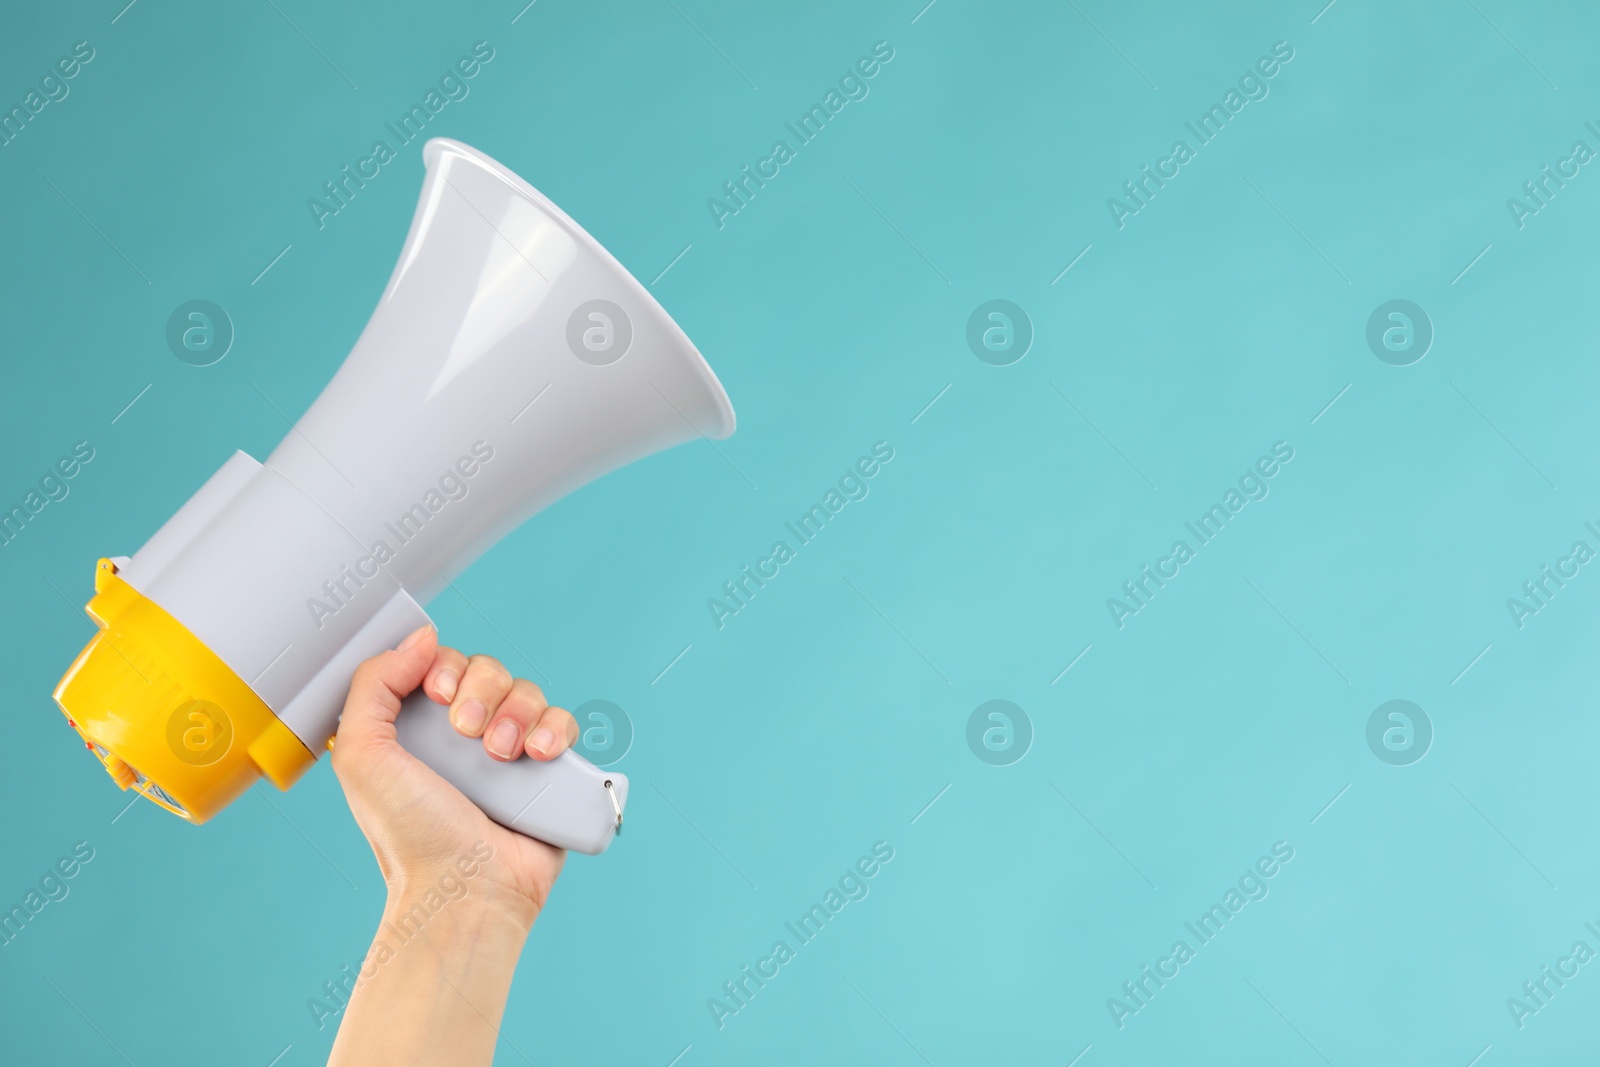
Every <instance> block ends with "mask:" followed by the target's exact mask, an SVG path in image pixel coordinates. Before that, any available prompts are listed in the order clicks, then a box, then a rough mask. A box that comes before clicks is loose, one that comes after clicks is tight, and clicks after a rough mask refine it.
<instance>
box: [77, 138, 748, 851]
mask: <svg viewBox="0 0 1600 1067" xmlns="http://www.w3.org/2000/svg"><path fill="white" fill-rule="evenodd" d="M422 151H423V159H424V162H425V163H426V166H427V176H426V178H425V179H424V181H423V185H422V196H421V199H420V200H419V202H418V205H417V210H416V214H415V215H414V216H413V218H412V220H411V230H410V232H409V233H408V234H407V236H406V242H405V247H404V248H403V249H402V251H401V253H400V260H399V263H398V264H397V265H396V266H395V269H394V273H393V275H392V276H391V277H390V279H389V284H388V286H387V288H386V289H385V290H384V292H383V296H382V298H381V299H380V300H379V302H378V307H377V310H376V311H375V312H374V313H373V315H372V318H371V320H370V321H369V322H368V323H367V326H366V329H365V330H364V331H362V334H361V336H360V338H359V339H358V340H357V341H356V345H355V348H354V349H353V350H352V351H351V352H350V355H349V356H348V358H346V359H345V361H344V364H343V366H341V367H340V368H339V370H338V372H337V373H336V374H335V375H334V376H333V380H332V381H330V382H329V383H328V386H327V388H325V389H324V390H323V391H322V394H321V395H320V396H319V397H318V398H317V399H316V401H315V402H314V403H313V404H312V405H311V407H310V409H308V410H307V411H306V413H305V414H304V415H303V416H302V417H301V418H300V421H299V422H297V423H295V425H294V428H293V429H292V430H291V431H290V432H289V434H288V435H287V436H286V437H285V438H284V439H283V441H282V442H281V443H280V444H279V445H278V447H277V448H276V449H274V450H273V452H272V454H271V455H270V456H268V457H267V460H266V462H265V463H258V462H257V461H256V460H254V459H252V458H251V457H250V456H248V455H246V454H245V453H243V452H235V453H234V454H233V456H232V457H231V458H229V459H228V460H227V462H225V463H223V465H222V466H221V468H220V469H218V470H217V472H216V473H215V474H213V475H212V476H211V477H210V479H208V480H207V481H206V482H205V484H204V485H202V486H201V487H200V488H199V490H197V491H196V492H195V494H194V495H193V496H191V497H190V498H189V500H188V502H187V503H185V504H184V505H183V506H182V507H180V508H179V509H178V510H177V512H176V513H175V514H173V516H172V517H171V518H170V519H168V520H167V522H166V523H165V524H164V525H162V527H161V528H160V529H159V530H157V531H156V533H155V535H154V536H152V537H151V538H150V539H149V540H148V541H147V542H145V544H144V545H143V547H141V548H140V549H139V550H138V551H137V552H135V553H134V554H133V556H132V557H111V558H107V559H102V560H100V561H99V564H98V566H97V569H96V571H95V581H94V587H95V593H94V597H93V598H92V599H91V600H90V601H89V602H88V605H87V609H86V610H87V612H88V614H89V616H90V617H91V618H92V619H93V620H94V622H95V623H96V624H97V625H98V627H99V630H98V632H97V633H96V634H95V635H94V637H93V638H91V639H90V641H89V643H88V645H87V646H86V647H85V648H84V650H83V651H82V652H81V653H79V655H78V657H77V659H76V660H75V661H74V662H73V664H72V666H71V667H70V668H69V669H68V671H67V673H66V675H65V676H64V677H63V678H62V679H61V682H60V684H59V685H58V686H57V687H56V690H55V700H56V703H57V704H58V705H60V707H61V710H62V711H63V712H64V713H65V714H66V716H67V721H68V722H69V723H70V724H71V725H72V726H73V727H74V728H75V729H76V730H77V731H78V732H79V733H80V734H81V735H82V737H83V739H84V742H85V743H86V747H87V748H88V750H89V751H91V752H93V753H94V754H95V755H96V756H98V757H99V758H100V759H101V761H102V762H103V763H104V764H105V768H106V770H107V771H108V772H109V773H110V775H111V777H112V778H113V779H114V780H115V781H116V783H117V785H118V786H120V787H121V788H123V789H125V790H126V789H129V788H134V789H137V790H138V791H139V792H140V793H141V794H143V795H144V796H146V797H148V798H149V799H151V800H153V801H155V802H156V803H157V804H160V805H161V806H162V807H164V808H166V809H167V810H169V811H171V812H174V813H175V814H177V815H180V816H182V817H183V818H185V819H187V820H189V821H190V822H194V823H202V822H205V821H206V820H207V819H209V818H211V817H212V816H213V815H215V814H216V813H217V812H219V811H220V810H222V808H224V807H225V806H227V805H228V804H229V803H230V802H232V801H233V800H234V799H235V798H237V797H238V796H239V795H240V794H241V793H243V792H244V791H245V790H246V789H247V788H249V787H250V786H251V785H252V784H253V783H254V782H255V781H256V780H257V779H259V778H265V779H266V780H267V781H269V782H271V783H272V784H273V785H274V786H276V787H277V788H279V789H287V788H288V787H289V786H290V785H292V784H293V783H294V782H295V781H296V780H297V779H298V778H299V777H300V776H301V775H302V774H304V773H305V771H306V769H307V768H308V767H310V766H311V764H312V763H313V762H314V761H315V760H316V758H317V756H318V755H319V754H320V753H321V752H323V751H324V750H325V749H326V748H328V747H329V745H330V743H331V738H332V737H333V734H334V731H335V729H336V728H337V726H338V719H339V713H340V709H341V708H342V706H343V703H344V698H345V695H346V693H347V691H348V688H349V684H350V677H351V674H352V673H353V672H354V670H355V668H356V666H357V665H358V664H360V663H361V661H362V660H364V659H367V658H368V657H370V656H373V655H376V654H377V653H379V652H382V651H383V650H385V649H389V648H393V647H395V645H396V644H397V643H398V642H399V641H401V640H402V639H403V638H404V637H405V636H406V635H407V634H409V633H411V632H412V631H414V630H416V629H417V628H418V627H420V626H423V625H425V624H427V623H428V621H429V619H428V616H427V614H426V613H425V612H424V610H423V605H424V604H426V603H428V601H429V600H430V599H431V598H432V597H433V596H434V595H435V594H437V593H439V592H440V591H441V590H442V589H443V588H444V587H445V586H446V585H447V584H448V583H449V582H450V581H451V579H452V578H454V577H455V576H456V575H457V574H459V573H460V572H461V571H462V570H463V569H465V568H466V567H467V566H468V565H469V564H470V563H471V562H472V561H473V560H474V559H476V558H477V557H478V556H479V555H480V554H482V553H483V552H484V551H485V550H486V549H488V548H489V546H491V545H493V544H494V543H495V542H496V541H497V540H499V539H500V538H501V537H502V536H504V535H505V534H506V533H508V532H510V531H511V530H512V529H514V528H515V527H516V526H518V525H519V524H520V523H522V522H523V521H524V520H526V519H527V518H529V517H530V516H531V515H533V514H534V513H535V512H537V511H539V510H540V509H541V508H543V507H545V506H546V505H548V504H550V503H551V502H553V501H555V500H557V499H558V498H560V497H562V496H564V495H565V494H567V493H569V492H571V491H572V490H574V489H576V488H578V487H579V486H581V485H583V484H585V483H587V482H589V481H591V480H593V479H595V478H598V477H600V476H601V475H602V474H605V473H606V472H608V471H610V470H613V469H615V468H617V467H620V466H622V465H624V464H626V463H629V462H632V461H633V460H636V459H640V458H642V457H644V456H647V455H650V454H652V453H654V452H657V451H660V450H661V449H664V448H667V447H669V446H671V445H675V444H680V443H682V442H685V441H689V440H692V439H695V438H697V437H705V438H709V439H720V438H723V437H726V436H728V435H729V434H731V433H732V432H733V428H734V414H733V407H732V405H731V404H730V403H729V401H728V396H727V394H726V393H725V392H724V391H723V388H722V385H721V384H720V383H719V382H718V381H717V378H716V375H715V374H713V373H712V371H711V368H710V367H708V366H707V365H706V362H705V360H704V359H702V358H701V356H700V353H699V352H698V351H696V349H695V347H694V345H693V344H691V343H690V341H689V339H688V337H686V336H685V335H684V333H683V331H682V330H681V329H679V328H678V326H677V324H676V323H674V322H673V321H672V319H671V317H670V316H668V315H667V313H666V311H664V310H663V309H662V308H661V306H660V304H658V303H657V302H656V301H655V299H654V298H653V297H652V296H651V295H650V294H649V293H648V292H647V291H646V290H645V288H644V286H642V285H640V284H639V282H638V281H637V280H636V279H635V278H634V277H633V276H632V275H630V274H629V273H628V271H627V270H626V269H625V268H624V267H623V266H622V265H621V264H620V263H618V262H617V261H616V260H615V259H614V258H612V256H611V255H610V253H608V252H607V251H606V250H605V249H604V248H603V247H601V245H600V244H599V242H597V241H596V240H595V239H594V238H593V237H591V236H589V234H588V233H586V232H585V231H584V230H583V229H582V228H581V227H580V226H578V224H577V223H575V222H573V221H572V219H570V218H568V217H567V215H566V214H565V213H564V212H563V211H562V210H561V209H560V208H558V207H557V206H556V205H555V204H553V203H551V202H550V200H549V199H547V198H546V197H545V196H543V195H542V194H540V193H539V192H538V191H537V190H536V189H534V188H533V186H531V185H529V184H528V183H527V182H526V181H523V180H522V179H521V178H519V177H518V176H517V175H516V174H514V173H512V171H510V170H509V169H507V168H506V167H504V166H502V165H501V164H499V163H497V162H495V161H494V160H492V159H490V158H489V157H488V156H486V155H484V154H483V153H481V152H478V151H476V150H474V149H472V148H469V147H468V146H466V145H464V144H461V143H459V142H456V141H451V140H445V139H442V138H441V139H435V140H431V141H429V142H428V143H427V144H426V145H425V146H424V147H423V150H422ZM396 729H397V732H398V734H399V738H400V742H401V744H402V745H403V746H404V747H405V748H406V749H407V750H409V751H410V752H411V753H412V754H413V755H416V756H417V757H419V758H420V759H421V760H423V762H425V763H427V764H428V765H429V766H430V767H432V768H433V769H434V770H435V771H437V772H439V773H440V774H441V775H442V776H444V777H445V778H446V779H448V780H449V781H450V782H451V783H452V784H454V785H455V786H456V787H457V788H458V789H460V790H461V791H462V792H463V793H465V794H466V795H467V797H468V798H470V799H471V800H472V801H473V802H474V803H476V804H477V805H478V806H479V807H480V808H481V809H482V810H483V811H484V812H485V813H486V814H487V815H488V816H489V817H490V818H492V819H494V820H495V821H496V822H499V823H501V824H502V825H505V826H507V827H510V828H511V829H513V830H516V831H519V832H521V833H524V834H527V835H529V836H530V837H536V838H539V839H540V840H543V841H547V842H549V843H550V844H553V845H557V846H560V847H563V848H569V849H575V850H577V851H581V852H587V853H590V854H595V853H599V852H601V851H603V850H604V849H605V848H606V846H607V845H608V844H610V842H611V839H612V836H613V834H614V833H615V832H616V830H617V829H618V828H619V827H620V826H621V824H622V814H623V809H624V807H625V806H626V804H627V797H628V781H627V778H626V777H625V776H623V775H621V774H616V773H613V772H611V771H603V770H601V769H599V768H597V767H595V766H594V765H593V764H591V763H589V762H588V761H586V760H584V759H583V758H582V757H580V756H578V755H577V754H576V753H573V752H571V751H568V752H565V753H563V754H562V755H561V756H559V757H557V758H556V759H554V760H551V761H549V762H540V761H537V760H533V759H518V760H516V761H514V762H511V763H500V762H498V761H496V760H493V759H491V758H490V757H489V755H488V754H487V753H486V752H484V750H483V745H482V743H481V742H479V741H477V740H474V739H471V738H467V737H463V736H461V735H460V734H457V733H456V732H455V730H454V729H453V728H452V727H451V725H450V724H449V722H448V719H447V717H446V715H445V714H444V712H443V711H442V710H441V709H440V708H438V707H437V706H436V705H433V703H432V701H430V700H429V699H428V697H427V696H426V695H425V694H424V693H423V692H422V691H421V690H420V689H419V690H418V691H417V692H416V693H414V694H412V695H411V696H410V697H408V698H407V699H406V700H405V702H404V703H403V705H402V709H401V712H400V717H399V719H398V721H397V724H396Z"/></svg>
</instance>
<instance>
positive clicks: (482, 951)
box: [328, 894, 532, 1067]
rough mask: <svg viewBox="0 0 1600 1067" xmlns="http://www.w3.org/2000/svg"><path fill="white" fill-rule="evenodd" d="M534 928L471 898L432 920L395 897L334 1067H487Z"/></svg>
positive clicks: (348, 1014)
mask: <svg viewBox="0 0 1600 1067" xmlns="http://www.w3.org/2000/svg"><path fill="white" fill-rule="evenodd" d="M418 916H424V917H426V918H425V921H424V922H421V923H419V922H418V921H417V917H418ZM531 925H532V918H531V916H525V915H522V914H517V913H515V911H514V910H513V909H506V908H501V907H497V906H495V905H493V904H490V903H486V902H484V901H482V900H477V899H474V898H473V897H471V896H468V897H465V898H463V899H461V900H457V901H451V902H449V903H447V904H446V905H445V906H444V907H443V908H441V909H439V910H438V911H437V912H435V913H429V911H428V910H427V908H426V905H424V904H422V903H421V901H420V899H417V900H413V899H410V898H408V897H406V896H405V895H403V894H402V895H394V894H391V896H390V899H389V902H388V903H387V905H386V906H385V907H384V912H383V922H382V924H381V925H380V926H379V927H378V934H377V937H375V938H374V939H373V943H372V949H371V951H369V953H368V954H367V958H366V960H365V961H364V962H363V964H362V967H361V977H360V980H359V981H358V982H357V984H356V988H355V992H354V993H353V994H352V996H351V998H350V1004H349V1007H348V1008H347V1009H346V1010H345V1013H344V1019H343V1021H342V1022H341V1024H340V1026H339V1036H338V1038H337V1040H335V1041H334V1045H333V1055H332V1056H331V1058H330V1059H329V1060H328V1063H329V1067H366V1065H368V1064H375V1063H381V1064H384V1065H385V1067H411V1065H416V1067H423V1065H430V1067H431V1065H435V1064H450V1065H452V1067H456V1065H460V1067H475V1065H479V1064H481V1065H484V1067H488V1065H489V1064H490V1063H491V1062H492V1061H493V1059H494V1049H495V1043H496V1041H497V1040H498V1038H499V1033H500V1019H501V1015H502V1014H503V1013H504V1011H505V1004H506V995H507V993H509V992H510V989H511V978H512V975H513V974H514V973H515V971H516V966H517V957H518V955H519V954H520V953H521V952H522V946H523V942H524V941H526V940H527V936H528V931H529V929H530V927H531Z"/></svg>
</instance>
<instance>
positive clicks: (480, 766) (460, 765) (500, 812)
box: [395, 689, 628, 856]
mask: <svg viewBox="0 0 1600 1067" xmlns="http://www.w3.org/2000/svg"><path fill="white" fill-rule="evenodd" d="M395 732H396V733H397V734H398V735H399V738H400V744H401V746H402V747H403V748H405V750H406V751H407V752H410V753H411V754H412V755H413V756H416V757H417V758H418V759H420V760H421V761H422V762H423V763H426V764H427V765H428V766H429V767H431V768H433V769H434V770H435V771H436V772H438V774H439V775H440V776H441V777H443V778H444V779H445V780H446V781H448V782H449V783H450V784H451V785H453V786H455V787H456V788H457V789H459V790H461V792H462V793H464V794H466V797H467V799H468V800H470V801H472V802H473V803H474V804H476V805H477V806H478V807H479V808H481V809H482V810H483V813H484V814H485V815H487V816H489V818H491V819H493V820H494V821H495V822H497V823H499V824H500V825H501V826H505V827H509V828H510V829H512V830H515V831H517V832H518V833H520V834H527V835H528V836H529V837H535V838H538V839H539V840H540V841H544V842H547V843H548V844H552V845H555V846H557V847H559V848H568V849H572V850H573V851H575V852H586V853H588V854H589V855H591V856H593V855H596V854H598V853H600V852H604V851H605V849H606V846H607V845H609V844H610V843H611V838H612V836H613V835H614V834H615V833H616V832H617V830H618V829H620V828H621V826H622V809H623V808H624V807H625V806H626V805H627V802H628V779H627V778H626V777H625V776H623V775H620V774H614V773H612V772H610V771H606V770H602V769H600V768H599V767H596V766H595V765H594V764H592V763H590V762H589V761H588V760H586V759H584V758H583V757H582V756H579V755H578V754H577V753H575V752H572V751H570V750H569V751H567V752H563V753H562V754H561V755H559V756H557V757H556V758H555V759H553V760H549V761H541V760H536V759H532V758H530V757H526V756H525V757H523V758H521V759H517V760H513V761H512V762H510V763H501V762H500V761H499V760H496V759H494V758H493V757H491V756H490V755H489V754H488V753H487V752H485V751H484V750H483V742H482V741H481V740H479V739H477V738H473V737H463V736H462V735H460V734H458V733H456V731H455V727H453V726H451V725H450V718H449V713H448V711H447V710H446V709H445V708H444V707H443V706H441V705H439V704H435V703H434V702H433V701H432V700H431V699H429V698H428V695H427V694H426V693H424V692H423V691H422V690H420V689H418V690H417V691H416V692H415V693H412V694H411V695H410V696H409V697H407V698H406V699H405V700H404V701H403V702H402V703H401V705H400V715H399V717H398V718H397V719H396V720H395Z"/></svg>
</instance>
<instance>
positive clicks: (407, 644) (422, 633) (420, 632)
mask: <svg viewBox="0 0 1600 1067" xmlns="http://www.w3.org/2000/svg"><path fill="white" fill-rule="evenodd" d="M431 629H433V624H432V623H429V624H428V625H427V626H419V627H417V629H416V630H414V631H413V632H412V634H411V636H410V637H408V638H406V639H405V640H404V641H401V642H400V648H399V649H398V651H400V652H404V651H406V650H407V649H409V648H411V647H413V646H414V645H416V643H417V642H418V641H421V640H422V639H423V638H424V637H426V636H428V631H429V630H431Z"/></svg>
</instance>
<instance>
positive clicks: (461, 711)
mask: <svg viewBox="0 0 1600 1067" xmlns="http://www.w3.org/2000/svg"><path fill="white" fill-rule="evenodd" d="M488 721H489V709H488V708H486V707H484V706H483V705H482V704H481V703H479V702H478V701H476V700H466V701H463V702H462V704H461V706H460V707H459V708H457V709H456V729H458V730H460V731H462V732H463V733H467V734H471V735H472V736H474V737H476V736H477V735H478V733H479V731H481V730H482V729H483V724H484V723H485V722H488Z"/></svg>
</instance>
